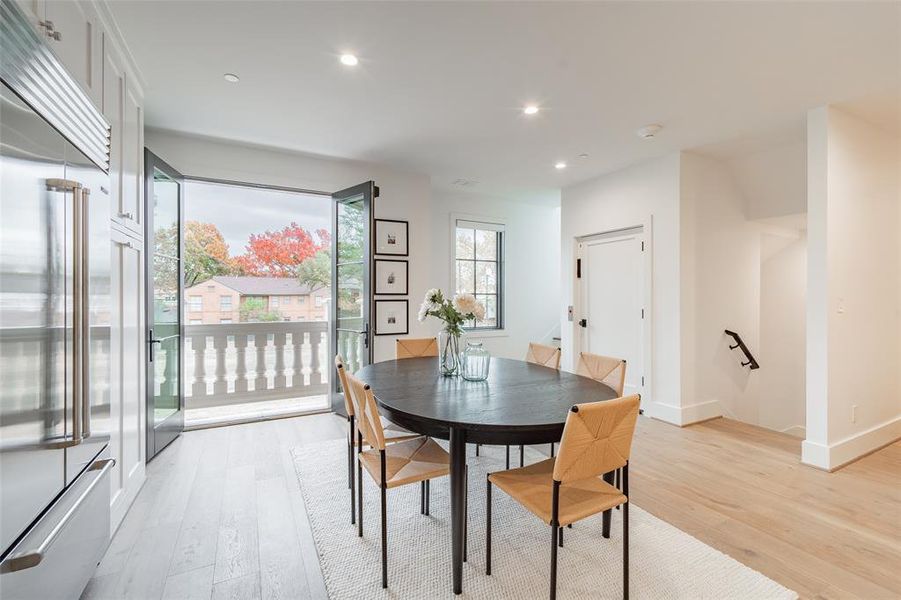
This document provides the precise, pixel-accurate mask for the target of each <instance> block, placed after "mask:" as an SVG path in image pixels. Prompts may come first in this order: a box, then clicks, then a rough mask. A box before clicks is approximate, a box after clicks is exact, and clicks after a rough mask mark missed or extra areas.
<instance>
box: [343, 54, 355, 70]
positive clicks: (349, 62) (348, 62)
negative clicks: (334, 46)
mask: <svg viewBox="0 0 901 600" xmlns="http://www.w3.org/2000/svg"><path fill="white" fill-rule="evenodd" d="M359 62H360V61H359V60H358V59H357V57H356V56H354V55H353V54H342V55H341V64H342V65H345V66H348V67H355V66H357V63H359Z"/></svg>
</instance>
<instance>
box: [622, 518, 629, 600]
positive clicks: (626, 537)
mask: <svg viewBox="0 0 901 600" xmlns="http://www.w3.org/2000/svg"><path fill="white" fill-rule="evenodd" d="M623 600H629V502H628V500H627V501H626V503H625V504H623Z"/></svg>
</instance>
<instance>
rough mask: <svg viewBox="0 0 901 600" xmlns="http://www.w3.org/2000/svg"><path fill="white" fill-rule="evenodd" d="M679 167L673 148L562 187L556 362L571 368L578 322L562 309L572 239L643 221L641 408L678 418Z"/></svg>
mask: <svg viewBox="0 0 901 600" xmlns="http://www.w3.org/2000/svg"><path fill="white" fill-rule="evenodd" d="M679 165H680V157H679V154H670V155H668V156H666V157H663V158H659V159H655V160H651V161H648V162H645V163H642V164H640V165H636V166H633V167H630V168H627V169H623V170H621V171H617V172H615V173H611V174H609V175H605V176H603V177H599V178H596V179H592V180H590V181H587V182H584V183H580V184H577V185H574V186H570V187H567V188H564V189H563V191H562V194H561V217H560V218H561V234H560V239H561V249H560V253H561V260H560V264H561V285H560V288H561V291H562V298H561V300H562V303H561V307H560V309H559V311H560V312H559V317H560V333H561V338H562V348H563V359H562V365H563V368H564V369H567V370H573V369H574V367H575V363H574V337H575V335H578V331H577V329H576V328H577V327H578V326H577V325H576V324H575V323H573V322H569V320H568V319H567V312H566V309H567V306H569V305H572V304H573V295H574V283H575V277H574V271H575V259H574V256H575V247H576V239H577V238H579V237H584V236H588V235H592V234H597V233H603V232H606V231H613V230H617V229H625V228H630V227H635V226H638V225H644V226H645V236H646V240H647V241H648V242H649V244H648V245H649V246H650V251H651V252H652V262H653V268H652V277H651V279H652V290H651V299H652V307H651V313H652V319H651V321H652V322H653V338H652V343H651V346H652V350H651V364H647V365H645V376H646V381H648V382H650V381H653V389H650V390H649V389H647V388H646V390H645V394H644V396H643V404H645V409H646V411H647V412H648V414H650V415H653V416H656V417H658V418H661V419H663V420H667V421H670V422H672V423H680V424H681V422H682V412H681V370H680V368H681V352H682V350H681V347H680V339H681V336H680V316H679V315H680V313H679V307H680V297H679V290H680V285H679V278H680V267H679V264H680V257H679V246H680V241H679V221H680V214H679ZM576 320H578V316H577V317H576Z"/></svg>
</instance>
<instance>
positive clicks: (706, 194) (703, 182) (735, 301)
mask: <svg viewBox="0 0 901 600" xmlns="http://www.w3.org/2000/svg"><path fill="white" fill-rule="evenodd" d="M681 168H682V175H681V206H682V229H681V244H682V280H681V283H682V410H683V413H686V415H687V417H689V418H688V421H689V422H691V421H698V420H702V419H707V418H712V417H716V416H719V415H721V414H725V415H726V416H730V417H732V418H735V419H738V420H741V421H745V422H748V423H755V424H756V423H758V422H759V415H758V408H759V407H758V403H757V386H758V385H759V379H760V370H756V371H752V370H750V369H748V368H747V367H743V366H741V363H742V361H743V360H744V355H743V353H742V352H741V351H739V350H737V349H736V350H730V349H729V345H730V344H731V343H734V342H733V341H732V338H730V337H728V336H726V335H725V333H724V330H726V329H729V330H732V331H735V332H737V333H738V334H740V335H741V337H742V339H743V340H744V341H745V343H746V344H747V346H748V347H749V348H750V349H751V352H752V353H755V356H756V358H757V359H758V360H759V361H761V362H763V361H764V357H763V356H761V354H760V231H759V227H758V226H757V225H756V224H754V223H752V222H749V221H748V220H747V219H746V217H745V213H744V210H745V199H744V196H743V195H742V194H741V193H740V192H739V191H738V188H737V187H736V185H735V183H734V181H733V179H732V175H731V172H730V171H729V170H728V169H727V167H726V165H724V164H723V163H722V162H720V161H717V160H714V159H711V158H708V157H704V156H700V155H697V154H693V153H690V152H685V153H683V154H682V163H681Z"/></svg>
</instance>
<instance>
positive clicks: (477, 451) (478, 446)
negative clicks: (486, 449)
mask: <svg viewBox="0 0 901 600" xmlns="http://www.w3.org/2000/svg"><path fill="white" fill-rule="evenodd" d="M481 447H482V445H481V444H476V456H478V455H479V448H481Z"/></svg>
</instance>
